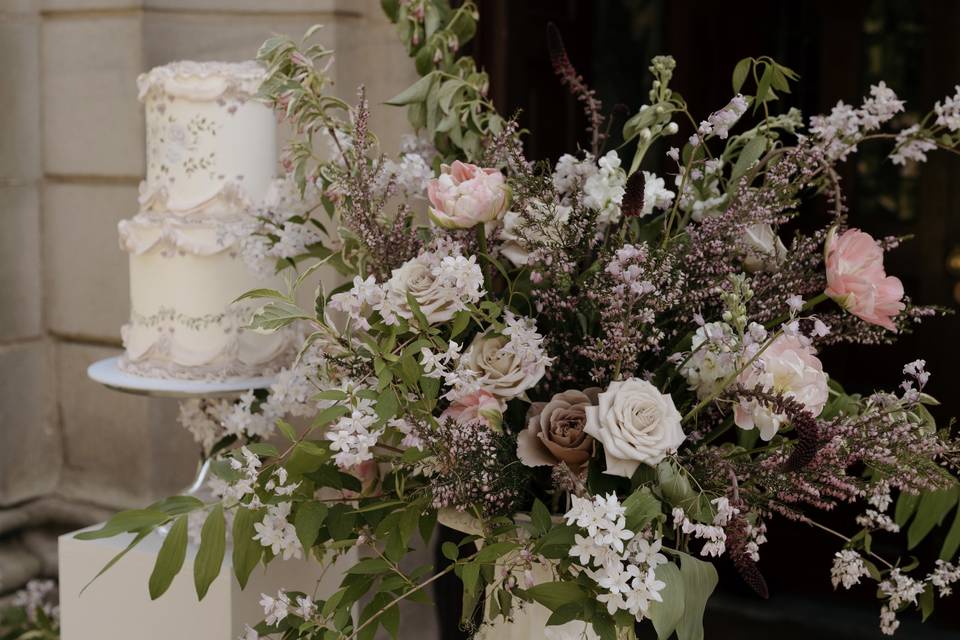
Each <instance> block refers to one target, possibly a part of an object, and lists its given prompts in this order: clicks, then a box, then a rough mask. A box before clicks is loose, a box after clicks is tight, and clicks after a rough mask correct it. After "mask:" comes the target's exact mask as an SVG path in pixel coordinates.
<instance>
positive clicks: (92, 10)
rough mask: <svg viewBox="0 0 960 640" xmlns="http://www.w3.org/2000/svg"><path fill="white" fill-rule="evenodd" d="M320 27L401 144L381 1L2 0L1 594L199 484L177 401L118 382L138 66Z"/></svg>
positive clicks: (138, 131)
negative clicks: (113, 364)
mask: <svg viewBox="0 0 960 640" xmlns="http://www.w3.org/2000/svg"><path fill="white" fill-rule="evenodd" d="M316 23H321V24H324V25H326V26H325V28H324V29H323V30H322V31H321V32H320V35H319V37H320V39H322V40H323V41H324V43H325V44H327V46H330V47H333V48H335V49H336V50H337V53H338V55H337V61H336V63H335V66H334V75H335V79H336V82H337V90H338V92H339V93H340V94H341V95H342V96H343V97H345V98H347V99H352V98H353V96H354V94H355V89H356V86H357V85H359V84H360V83H363V84H365V85H366V86H367V87H368V93H369V97H370V99H371V104H373V105H375V106H374V109H375V111H374V117H373V127H374V129H375V131H377V133H378V134H379V135H380V136H381V139H382V140H383V141H384V143H385V147H386V149H387V150H388V151H389V150H395V148H396V147H397V143H398V140H399V136H400V134H401V133H402V131H403V130H404V128H405V118H404V114H403V112H402V111H400V110H394V109H390V108H389V107H383V106H379V107H378V106H376V105H378V104H379V103H381V102H382V101H383V100H384V99H386V98H388V97H389V96H390V95H393V94H395V93H397V92H398V91H400V90H401V89H402V88H404V87H405V86H407V85H408V84H409V83H410V82H412V81H413V79H414V72H413V70H412V65H411V64H410V63H409V61H408V59H407V57H406V55H405V54H404V52H403V50H402V47H401V45H400V44H399V42H398V40H397V38H396V37H395V35H394V32H393V27H392V25H390V24H389V23H388V22H387V20H386V19H385V18H384V17H383V16H382V14H381V13H380V9H379V2H378V1H377V0H0V60H2V61H3V64H2V65H0V216H2V221H3V226H2V231H0V436H2V445H0V576H3V582H2V584H0V593H3V592H6V591H9V590H11V589H15V588H17V587H18V586H20V584H22V582H23V581H25V580H26V579H27V578H29V577H31V575H35V574H39V573H47V574H49V573H52V572H53V571H55V563H53V562H51V558H52V557H53V556H52V555H51V551H52V549H53V547H52V546H51V545H50V544H49V538H50V536H49V535H47V534H52V533H53V532H54V531H55V530H57V529H58V528H59V529H63V528H68V527H74V526H76V525H78V524H81V523H86V522H92V521H94V520H96V519H98V518H101V517H103V516H104V515H105V514H106V513H107V512H108V510H112V509H116V508H121V507H131V506H137V505H142V504H145V503H147V502H149V501H150V500H151V499H153V498H155V497H156V496H159V495H165V494H168V493H170V492H173V491H177V490H178V489H180V488H182V487H183V486H185V485H186V484H188V482H189V481H190V480H191V479H192V477H193V474H194V471H195V467H196V461H197V451H196V448H195V446H194V444H193V441H192V439H191V438H190V436H189V435H188V434H186V433H185V432H184V431H183V430H182V429H181V428H180V427H179V426H178V425H177V424H176V423H175V415H176V402H175V401H170V400H157V399H149V398H144V397H138V396H132V395H125V394H121V393H117V392H112V391H109V390H107V389H105V388H103V387H100V386H99V385H97V384H94V383H92V382H91V381H89V380H88V379H87V377H86V373H85V371H86V367H87V366H88V365H89V364H90V363H92V362H94V361H96V360H98V359H101V358H104V357H107V356H111V355H115V354H117V353H119V345H120V338H119V331H120V326H121V324H122V323H123V322H124V321H125V320H126V317H127V312H128V303H129V298H128V291H127V287H128V274H127V264H126V254H124V253H123V252H122V251H121V250H120V249H119V248H118V244H117V231H116V224H117V222H118V221H119V220H121V219H122V218H127V217H130V216H131V215H132V214H133V213H135V209H136V206H137V184H138V182H139V181H140V179H141V178H142V177H143V173H144V130H143V114H142V110H141V105H140V104H139V102H138V101H137V89H136V85H135V81H136V77H137V75H138V74H139V73H140V72H142V71H144V70H146V69H148V68H150V67H153V66H156V65H160V64H164V63H167V62H171V61H173V60H179V59H193V60H241V59H247V58H252V57H253V56H254V54H255V53H256V49H257V47H258V45H259V44H260V43H261V42H262V41H263V40H264V39H265V38H267V37H269V36H270V35H271V34H272V33H288V34H291V35H296V36H299V35H300V34H302V33H303V32H304V31H305V30H306V29H307V28H308V27H310V26H311V25H313V24H316Z"/></svg>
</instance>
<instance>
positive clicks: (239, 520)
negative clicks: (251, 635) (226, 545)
mask: <svg viewBox="0 0 960 640" xmlns="http://www.w3.org/2000/svg"><path fill="white" fill-rule="evenodd" d="M259 519H260V512H259V511H252V510H250V509H247V508H246V507H237V513H236V516H235V517H234V519H233V554H232V557H233V573H234V575H236V576H237V582H238V583H239V584H240V588H241V589H244V588H246V586H247V580H248V579H249V578H250V574H251V573H253V569H254V568H255V567H256V566H257V563H258V562H260V558H261V556H262V555H263V546H262V545H261V544H260V542H259V541H258V540H254V539H253V536H255V535H256V529H255V528H254V526H253V525H254V523H256V522H257V521H258V520H259ZM305 548H306V549H309V547H305Z"/></svg>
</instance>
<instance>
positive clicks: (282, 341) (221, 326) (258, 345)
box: [120, 244, 295, 380]
mask: <svg viewBox="0 0 960 640" xmlns="http://www.w3.org/2000/svg"><path fill="white" fill-rule="evenodd" d="M282 287H283V284H282V281H281V279H280V278H278V277H275V278H268V279H262V278H258V277H256V276H255V275H254V274H252V273H251V272H250V271H249V270H248V269H247V267H246V265H245V264H244V263H243V261H242V260H241V259H240V258H239V257H238V256H237V255H235V254H234V253H233V252H232V251H230V250H226V251H222V252H220V253H215V254H213V255H206V256H198V255H194V254H190V253H182V252H176V251H174V250H171V249H170V248H169V247H164V246H163V245H162V244H158V245H157V246H154V247H153V248H151V249H150V250H148V251H146V252H144V253H141V254H134V255H131V256H130V299H131V317H130V322H129V323H128V324H126V325H124V327H123V329H122V330H121V335H122V337H123V345H124V349H125V354H124V357H123V358H121V362H120V367H121V369H123V370H124V371H127V372H128V373H132V374H136V375H142V376H147V377H153V378H181V379H195V380H202V379H207V380H209V379H223V378H232V377H249V376H258V375H270V374H271V373H274V372H276V371H277V370H279V369H280V368H281V367H283V366H284V365H286V364H288V363H289V362H290V360H291V359H292V356H293V353H294V348H295V347H294V341H293V334H292V332H291V331H289V330H281V331H278V332H276V333H271V334H260V333H256V332H254V331H251V330H249V329H245V328H244V327H245V326H246V325H247V324H248V322H249V320H250V317H251V316H252V314H253V313H254V312H255V310H256V309H257V307H258V305H256V304H254V303H252V302H251V301H244V302H239V303H233V300H235V299H236V298H237V297H238V296H240V295H241V294H243V293H245V292H246V291H249V290H251V289H257V288H273V289H281V290H282Z"/></svg>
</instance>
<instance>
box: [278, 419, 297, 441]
mask: <svg viewBox="0 0 960 640" xmlns="http://www.w3.org/2000/svg"><path fill="white" fill-rule="evenodd" d="M277 428H278V429H280V433H282V434H283V435H284V436H286V438H287V440H289V441H290V442H296V441H297V432H296V431H294V430H293V425H292V424H290V423H289V422H287V421H285V420H277Z"/></svg>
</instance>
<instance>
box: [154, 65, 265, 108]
mask: <svg viewBox="0 0 960 640" xmlns="http://www.w3.org/2000/svg"><path fill="white" fill-rule="evenodd" d="M264 77H265V70H264V68H263V66H261V65H260V64H258V63H256V62H253V61H252V60H249V61H246V62H193V61H186V60H185V61H180V62H173V63H170V64H167V65H164V66H162V67H156V68H154V69H151V70H150V71H148V72H147V73H142V74H140V76H139V77H138V78H137V90H138V98H139V99H140V100H145V99H146V97H147V96H148V95H149V94H150V93H151V92H153V91H160V92H162V93H166V94H167V95H171V96H174V97H178V98H187V99H191V100H212V99H215V98H218V97H222V96H226V95H240V96H243V97H252V96H254V95H256V93H257V90H258V89H259V88H260V85H261V84H262V83H263V79H264Z"/></svg>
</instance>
